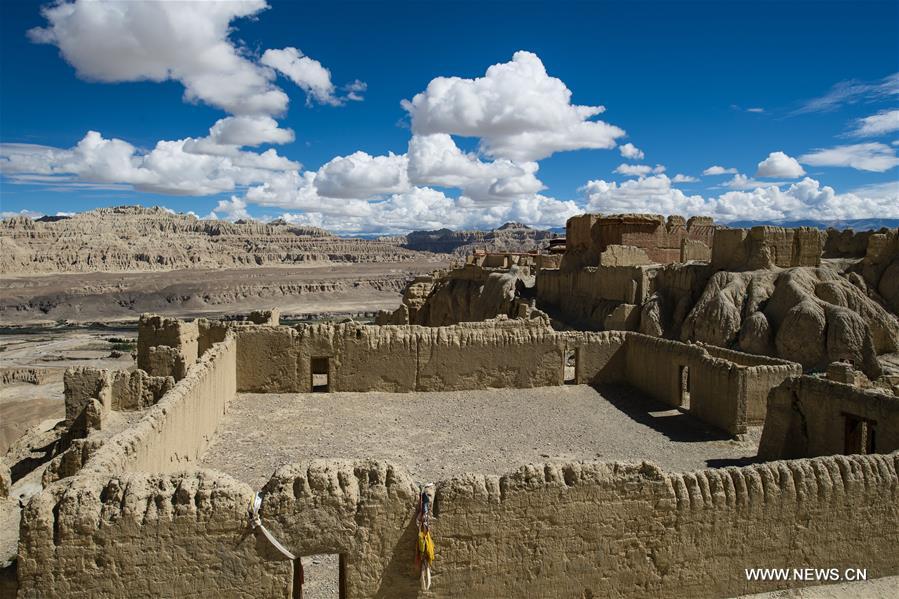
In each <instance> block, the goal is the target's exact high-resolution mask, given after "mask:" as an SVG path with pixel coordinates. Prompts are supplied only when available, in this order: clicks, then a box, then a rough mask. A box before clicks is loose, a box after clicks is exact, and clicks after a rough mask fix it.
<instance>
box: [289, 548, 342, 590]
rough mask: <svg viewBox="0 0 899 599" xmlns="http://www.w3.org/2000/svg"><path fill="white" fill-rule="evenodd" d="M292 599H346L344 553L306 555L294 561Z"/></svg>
mask: <svg viewBox="0 0 899 599" xmlns="http://www.w3.org/2000/svg"><path fill="white" fill-rule="evenodd" d="M291 597H292V599H304V598H306V599H308V598H312V597H336V598H337V599H346V560H345V559H344V556H343V554H342V553H326V554H317V555H306V556H303V557H298V558H296V559H294V560H293V591H292V593H291Z"/></svg>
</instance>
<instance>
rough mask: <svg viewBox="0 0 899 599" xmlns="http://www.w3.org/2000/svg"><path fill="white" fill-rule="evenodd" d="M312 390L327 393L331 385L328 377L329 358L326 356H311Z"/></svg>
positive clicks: (329, 369) (329, 368)
mask: <svg viewBox="0 0 899 599" xmlns="http://www.w3.org/2000/svg"><path fill="white" fill-rule="evenodd" d="M310 370H311V372H312V392H313V393H328V392H329V391H330V390H331V385H330V381H329V379H328V377H329V376H330V371H331V359H330V358H327V357H321V358H312V364H311V368H310Z"/></svg>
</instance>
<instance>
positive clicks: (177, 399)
mask: <svg viewBox="0 0 899 599" xmlns="http://www.w3.org/2000/svg"><path fill="white" fill-rule="evenodd" d="M236 345H237V344H236V340H235V339H234V337H233V336H230V335H229V336H228V337H227V338H226V339H225V340H224V341H223V342H222V343H219V344H217V345H216V346H214V347H213V348H212V349H211V350H210V351H208V352H206V354H205V355H204V356H203V357H202V358H200V360H199V361H198V362H197V363H196V364H194V365H193V366H192V367H191V369H190V371H189V372H188V373H187V376H186V377H185V378H183V379H182V380H180V381H178V382H177V383H176V384H175V386H174V387H172V388H171V389H170V390H169V391H168V392H167V393H166V394H165V395H164V396H163V397H162V398H161V399H160V400H159V401H158V402H157V403H156V404H155V405H154V406H152V407H151V408H149V409H148V410H146V412H145V413H144V414H143V416H142V418H141V419H140V420H139V421H138V422H137V423H135V424H134V425H133V426H131V427H129V428H128V429H126V430H125V431H123V432H122V433H119V434H117V435H115V436H113V437H112V438H111V439H109V440H108V441H107V442H106V443H105V444H104V445H103V447H101V448H100V449H99V450H98V451H97V452H96V454H95V455H94V456H93V457H92V458H91V460H90V461H89V462H88V463H87V465H86V466H85V470H86V471H89V472H93V473H97V474H104V473H122V472H134V471H147V472H171V471H173V470H178V469H180V468H183V467H185V466H186V465H188V464H191V463H194V462H196V461H197V459H198V458H199V457H200V455H202V453H203V452H204V451H205V450H206V448H207V447H208V445H209V442H210V441H211V440H212V437H213V435H214V434H215V431H216V428H217V427H218V424H219V422H220V421H221V418H222V416H223V415H224V413H225V409H226V407H227V404H228V401H230V400H231V398H233V397H234V395H235V393H236V392H237V386H236V376H235V373H236V358H237V348H236Z"/></svg>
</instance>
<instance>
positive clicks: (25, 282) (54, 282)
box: [0, 259, 445, 324]
mask: <svg viewBox="0 0 899 599" xmlns="http://www.w3.org/2000/svg"><path fill="white" fill-rule="evenodd" d="M444 265H445V263H444V262H434V261H431V260H430V259H421V260H418V261H409V262H404V263H389V262H380V263H359V264H323V265H316V266H292V267H287V266H285V267H256V268H252V269H247V268H243V269H226V270H208V269H192V270H176V271H163V272H139V273H138V272H132V273H108V272H93V273H78V274H71V273H66V274H54V275H16V276H13V275H7V276H4V277H3V278H2V281H0V323H2V324H26V323H36V322H55V321H59V320H70V321H81V322H85V321H98V322H110V321H116V320H132V319H137V318H138V317H139V316H140V314H141V313H143V312H154V313H157V314H164V315H166V316H179V317H198V316H210V317H215V316H221V315H223V314H227V313H231V312H246V311H249V310H255V309H259V308H265V307H269V308H270V307H279V308H280V309H281V313H282V314H285V313H288V314H290V313H293V314H297V313H299V314H316V313H321V312H331V313H357V312H373V311H377V310H379V309H393V308H395V307H396V306H397V305H399V303H400V293H401V292H402V290H403V287H404V286H405V284H406V281H407V280H409V279H411V278H412V277H414V276H415V275H417V274H425V273H429V272H431V271H432V270H434V269H436V268H438V267H441V266H444Z"/></svg>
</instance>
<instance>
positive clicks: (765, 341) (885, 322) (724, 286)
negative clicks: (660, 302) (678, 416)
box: [680, 267, 899, 378]
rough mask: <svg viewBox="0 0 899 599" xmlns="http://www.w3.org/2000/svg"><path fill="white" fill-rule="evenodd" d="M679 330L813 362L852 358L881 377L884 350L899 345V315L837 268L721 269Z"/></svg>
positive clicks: (818, 366)
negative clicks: (836, 270)
mask: <svg viewBox="0 0 899 599" xmlns="http://www.w3.org/2000/svg"><path fill="white" fill-rule="evenodd" d="M680 338H681V339H683V340H690V341H702V342H704V343H711V344H714V345H719V346H723V347H731V346H735V347H738V348H739V349H741V350H743V351H747V352H751V353H758V354H767V355H778V356H780V357H783V358H786V359H789V360H793V361H796V362H799V363H800V364H802V365H803V366H805V367H806V368H815V369H822V368H824V367H826V365H827V364H828V363H830V362H835V361H839V360H848V361H850V362H852V363H854V364H857V365H859V366H860V367H861V368H862V370H863V371H864V372H865V373H866V374H867V375H868V376H870V377H872V378H876V377H878V376H880V374H881V371H880V367H879V365H878V362H877V355H878V354H884V353H892V352H895V351H899V321H897V319H896V317H895V316H894V315H893V314H890V313H889V312H888V311H887V310H886V309H884V308H883V307H882V306H881V305H879V304H878V303H877V302H876V301H874V300H872V299H871V298H870V297H868V296H867V295H866V294H865V293H864V291H862V290H861V289H859V288H858V287H856V286H855V285H853V284H852V283H851V282H850V281H849V279H847V278H845V277H842V276H840V275H839V274H837V273H836V272H834V271H833V270H830V269H826V268H802V267H800V268H793V269H789V270H786V271H782V272H774V271H755V272H745V273H733V272H726V271H721V272H718V273H715V274H714V275H713V276H712V277H711V279H709V282H708V284H707V285H706V287H705V289H704V291H703V293H702V296H701V297H700V298H699V300H698V301H697V302H696V304H695V306H694V307H693V309H692V310H691V311H690V313H689V315H688V316H687V318H686V319H685V321H684V323H683V326H682V327H681V330H680Z"/></svg>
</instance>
